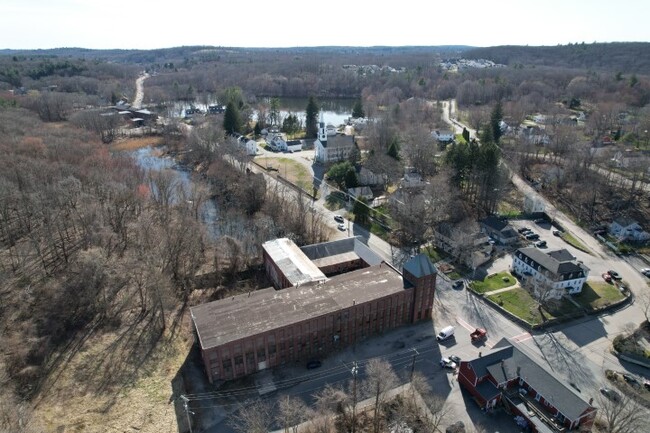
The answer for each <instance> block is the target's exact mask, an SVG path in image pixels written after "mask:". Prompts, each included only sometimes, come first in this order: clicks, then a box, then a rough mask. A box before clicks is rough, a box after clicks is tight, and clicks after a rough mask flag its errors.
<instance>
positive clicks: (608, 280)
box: [603, 272, 612, 283]
mask: <svg viewBox="0 0 650 433" xmlns="http://www.w3.org/2000/svg"><path fill="white" fill-rule="evenodd" d="M603 280H605V281H607V282H608V283H611V282H612V276H611V275H609V274H608V273H607V272H605V273H604V274H603Z"/></svg>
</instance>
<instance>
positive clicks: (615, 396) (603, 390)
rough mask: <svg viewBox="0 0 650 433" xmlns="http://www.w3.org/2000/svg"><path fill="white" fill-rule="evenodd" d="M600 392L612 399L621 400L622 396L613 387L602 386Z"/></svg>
mask: <svg viewBox="0 0 650 433" xmlns="http://www.w3.org/2000/svg"><path fill="white" fill-rule="evenodd" d="M600 393H601V394H602V395H604V396H605V397H607V398H608V399H610V400H612V401H621V396H620V395H619V393H618V392H616V391H614V390H613V389H609V388H600Z"/></svg>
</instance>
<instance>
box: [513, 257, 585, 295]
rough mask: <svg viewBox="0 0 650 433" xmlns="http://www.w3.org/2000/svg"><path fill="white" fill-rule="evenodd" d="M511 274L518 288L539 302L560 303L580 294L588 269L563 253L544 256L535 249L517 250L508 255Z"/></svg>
mask: <svg viewBox="0 0 650 433" xmlns="http://www.w3.org/2000/svg"><path fill="white" fill-rule="evenodd" d="M511 270H512V272H513V273H515V274H517V275H518V276H519V279H520V281H521V282H522V285H524V286H528V287H530V288H532V289H533V292H534V293H535V296H537V297H538V298H543V299H560V298H562V297H563V296H565V295H575V294H577V293H580V292H581V291H582V285H583V284H584V283H585V281H587V277H588V276H589V268H588V267H587V266H585V265H584V263H582V262H579V261H577V260H576V258H575V257H574V256H573V255H572V254H571V253H570V252H569V251H567V250H565V249H560V250H555V251H549V252H544V251H541V250H539V249H538V248H533V247H528V248H519V249H518V250H517V251H515V252H514V253H513V255H512V266H511Z"/></svg>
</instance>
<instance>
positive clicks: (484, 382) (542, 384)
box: [458, 339, 597, 433]
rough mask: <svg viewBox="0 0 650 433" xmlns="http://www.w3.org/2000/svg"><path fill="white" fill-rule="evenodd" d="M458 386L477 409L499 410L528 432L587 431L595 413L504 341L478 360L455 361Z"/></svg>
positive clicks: (523, 350)
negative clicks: (522, 422)
mask: <svg viewBox="0 0 650 433" xmlns="http://www.w3.org/2000/svg"><path fill="white" fill-rule="evenodd" d="M458 382H460V384H461V385H463V386H464V387H465V389H467V391H469V393H470V394H471V395H472V396H473V398H474V400H475V401H476V402H477V403H478V405H479V406H481V408H482V409H490V408H493V407H495V406H497V405H503V406H505V407H506V408H507V409H508V411H509V412H510V413H512V414H515V415H518V416H519V417H523V419H524V420H525V421H526V423H527V427H529V428H530V431H534V432H538V433H563V432H566V431H577V430H580V431H591V425H592V424H593V422H594V420H595V418H596V412H597V409H596V408H595V407H594V406H592V403H593V399H590V400H589V401H585V400H584V399H583V398H582V397H581V396H580V395H579V394H578V393H577V392H576V391H574V390H573V389H571V388H569V387H568V386H566V385H565V383H566V382H564V381H563V380H562V379H561V378H558V377H556V376H555V374H554V373H552V372H551V371H549V370H547V369H546V368H544V367H543V366H542V365H540V364H539V362H538V361H537V360H536V358H535V357H534V356H531V355H530V354H528V353H526V351H525V349H524V348H523V347H520V346H518V345H517V344H516V343H511V342H510V341H508V340H506V339H502V340H501V341H499V342H498V343H497V344H496V345H495V346H494V348H493V349H492V351H490V352H489V353H487V354H486V355H484V356H479V357H478V358H475V359H472V360H469V361H461V362H460V367H459V371H458Z"/></svg>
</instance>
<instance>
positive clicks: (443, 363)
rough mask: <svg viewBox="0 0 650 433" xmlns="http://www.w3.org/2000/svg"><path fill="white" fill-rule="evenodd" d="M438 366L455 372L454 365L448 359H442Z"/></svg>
mask: <svg viewBox="0 0 650 433" xmlns="http://www.w3.org/2000/svg"><path fill="white" fill-rule="evenodd" d="M440 366H441V367H442V368H448V369H450V370H455V369H456V363H455V362H454V361H452V360H451V359H449V358H442V359H441V360H440Z"/></svg>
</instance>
